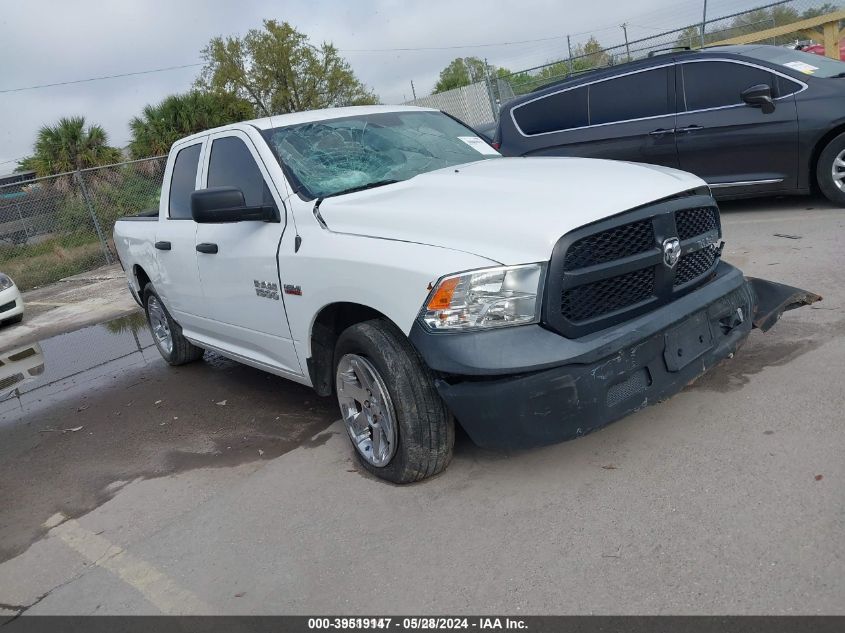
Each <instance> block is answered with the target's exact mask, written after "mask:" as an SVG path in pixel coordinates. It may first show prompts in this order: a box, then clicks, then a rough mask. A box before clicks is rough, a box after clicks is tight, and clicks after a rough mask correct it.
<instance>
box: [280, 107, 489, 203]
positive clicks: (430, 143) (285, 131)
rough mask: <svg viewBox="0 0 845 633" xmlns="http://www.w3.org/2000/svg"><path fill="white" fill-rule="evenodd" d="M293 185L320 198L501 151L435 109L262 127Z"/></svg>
mask: <svg viewBox="0 0 845 633" xmlns="http://www.w3.org/2000/svg"><path fill="white" fill-rule="evenodd" d="M264 138H265V139H267V142H268V143H269V144H270V146H271V147H272V148H273V149H274V150H275V152H276V156H277V157H278V158H279V159H280V161H281V162H282V166H283V167H284V168H285V170H286V173H287V175H288V176H289V177H290V178H291V179H292V180H293V181H294V182H293V183H292V184H293V185H294V186H295V187H296V188H297V189H298V190H299V191H300V192H301V193H302V194H303V195H305V196H307V197H309V198H325V197H328V196H335V195H339V194H341V193H349V192H351V191H357V190H361V189H367V188H371V187H375V186H380V185H383V184H389V183H392V182H398V181H400V180H408V179H409V178H413V177H414V176H416V175H418V174H422V173H425V172H429V171H434V170H435V169H442V168H444V167H451V166H453V165H461V164H464V163H469V162H473V161H477V160H481V159H486V158H499V157H500V154H499V153H498V152H497V151H496V150H494V149H493V148H492V147H490V146H489V145H488V144H487V143H486V142H484V141H483V140H482V139H480V138H479V137H478V136H477V135H476V134H475V133H474V132H473V131H472V130H470V129H469V128H467V127H465V126H463V125H462V124H460V123H458V122H457V121H455V120H454V119H452V118H450V117H448V116H446V115H445V114H442V113H440V112H425V111H423V112H413V111H408V112H380V113H376V114H362V115H360V116H351V117H344V118H341V119H329V120H325V121H314V122H311V123H302V124H299V125H290V126H286V127H278V128H274V129H270V130H265V131H264Z"/></svg>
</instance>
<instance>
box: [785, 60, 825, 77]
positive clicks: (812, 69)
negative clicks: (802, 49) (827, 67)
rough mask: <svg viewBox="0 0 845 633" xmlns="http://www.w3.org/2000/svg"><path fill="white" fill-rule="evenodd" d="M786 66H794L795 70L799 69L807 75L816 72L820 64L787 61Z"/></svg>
mask: <svg viewBox="0 0 845 633" xmlns="http://www.w3.org/2000/svg"><path fill="white" fill-rule="evenodd" d="M784 66H787V67H789V68H792V69H794V70H798V71H800V72H802V73H805V74H807V75H812V74H813V73H814V72H816V71H817V70H818V69H819V67H818V66H812V65H810V64H808V63H806V62H786V63H785V64H784Z"/></svg>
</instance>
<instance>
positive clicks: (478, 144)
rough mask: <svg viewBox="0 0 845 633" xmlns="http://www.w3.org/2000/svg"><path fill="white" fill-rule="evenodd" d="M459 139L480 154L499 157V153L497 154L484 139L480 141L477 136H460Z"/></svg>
mask: <svg viewBox="0 0 845 633" xmlns="http://www.w3.org/2000/svg"><path fill="white" fill-rule="evenodd" d="M458 138H459V139H461V140H462V141H463V142H464V143H466V144H467V145H469V146H470V147H471V148H472V149H474V150H475V151H476V152H478V153H479V154H490V155H492V156H499V152H497V151H496V150H494V149H493V148H492V147H490V146H489V145H488V144H487V143H485V142H484V139H480V138H478V137H477V136H459V137H458Z"/></svg>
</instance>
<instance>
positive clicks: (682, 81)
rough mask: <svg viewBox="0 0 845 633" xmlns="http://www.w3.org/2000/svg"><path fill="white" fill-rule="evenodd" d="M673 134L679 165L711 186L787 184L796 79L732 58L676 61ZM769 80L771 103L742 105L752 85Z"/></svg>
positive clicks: (737, 189) (794, 167)
mask: <svg viewBox="0 0 845 633" xmlns="http://www.w3.org/2000/svg"><path fill="white" fill-rule="evenodd" d="M677 82H678V85H679V90H678V94H679V97H678V111H679V112H678V119H677V125H676V133H675V139H676V143H677V146H678V157H679V159H680V166H681V169H684V170H686V171H690V172H692V173H694V174H695V175H697V176H700V177H701V178H703V179H704V180H706V181H707V182H708V184H710V186H711V187H713V188H714V190H716V191H715V193H717V194H719V193H723V194H729V195H736V194H740V195H741V194H754V193H761V194H763V193H771V192H774V191H788V190H793V189H795V188H797V186H798V179H797V175H798V117H797V112H796V107H795V98H794V96H793V95H794V93H795V92H797V91H798V90H801V89H802V88H803V85H802V84H799V83H798V82H796V81H793V80H791V79H788V78H786V77H784V76H782V75H779V74H777V73H775V72H773V71H772V70H770V69H768V68H764V67H762V66H757V65H754V64H749V63H745V62H741V61H738V60H737V61H735V60H728V59H725V60H706V59H702V60H698V61H696V60H683V61H682V62H680V63H679V64H678V77H677ZM759 84H767V85H769V86H770V87H771V90H772V97H773V98H774V103H775V110H774V112H771V113H769V114H765V113H764V112H763V111H762V110H761V109H760V108H757V107H752V106H749V105H747V104H745V103H744V102H743V101H742V98H741V97H740V95H741V93H742V92H743V91H744V90H746V89H747V88H750V87H751V86H755V85H759Z"/></svg>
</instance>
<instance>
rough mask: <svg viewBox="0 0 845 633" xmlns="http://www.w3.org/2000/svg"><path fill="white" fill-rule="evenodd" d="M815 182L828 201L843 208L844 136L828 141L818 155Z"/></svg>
mask: <svg viewBox="0 0 845 633" xmlns="http://www.w3.org/2000/svg"><path fill="white" fill-rule="evenodd" d="M816 180H817V181H818V183H819V188H820V189H821V190H822V193H823V194H824V195H825V197H826V198H827V199H828V200H830V201H831V202H833V203H834V204H837V205H839V206H840V207H845V134H840V135H839V136H837V137H836V138H834V139H833V140H832V141H830V143H828V144H827V146H826V147H825V148H824V149H823V150H822V153H821V154H819V160H818V163H816Z"/></svg>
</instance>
